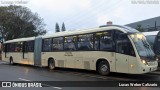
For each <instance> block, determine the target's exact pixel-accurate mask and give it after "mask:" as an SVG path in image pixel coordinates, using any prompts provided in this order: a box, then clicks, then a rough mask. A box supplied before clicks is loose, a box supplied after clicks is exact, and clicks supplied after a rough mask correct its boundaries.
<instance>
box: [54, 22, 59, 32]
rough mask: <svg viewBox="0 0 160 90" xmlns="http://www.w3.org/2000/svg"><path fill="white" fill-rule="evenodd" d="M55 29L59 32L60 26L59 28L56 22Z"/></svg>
mask: <svg viewBox="0 0 160 90" xmlns="http://www.w3.org/2000/svg"><path fill="white" fill-rule="evenodd" d="M55 29H56V32H60V28H59V25H58V23H56V26H55Z"/></svg>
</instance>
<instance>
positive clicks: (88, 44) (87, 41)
mask: <svg viewBox="0 0 160 90" xmlns="http://www.w3.org/2000/svg"><path fill="white" fill-rule="evenodd" d="M78 50H93V34H86V35H78Z"/></svg>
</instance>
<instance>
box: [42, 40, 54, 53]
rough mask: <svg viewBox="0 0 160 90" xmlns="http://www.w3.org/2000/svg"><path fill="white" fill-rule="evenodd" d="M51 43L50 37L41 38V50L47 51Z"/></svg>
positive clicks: (49, 49)
mask: <svg viewBox="0 0 160 90" xmlns="http://www.w3.org/2000/svg"><path fill="white" fill-rule="evenodd" d="M51 43H52V39H43V48H42V49H43V51H44V52H49V51H51Z"/></svg>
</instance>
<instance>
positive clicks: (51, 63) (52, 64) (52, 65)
mask: <svg viewBox="0 0 160 90" xmlns="http://www.w3.org/2000/svg"><path fill="white" fill-rule="evenodd" d="M49 67H50V69H53V68H54V63H53V62H52V61H51V62H50V63H49Z"/></svg>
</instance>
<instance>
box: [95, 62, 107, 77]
mask: <svg viewBox="0 0 160 90" xmlns="http://www.w3.org/2000/svg"><path fill="white" fill-rule="evenodd" d="M98 73H99V74H101V75H109V73H110V67H109V64H108V62H107V61H101V62H100V63H99V65H98Z"/></svg>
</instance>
